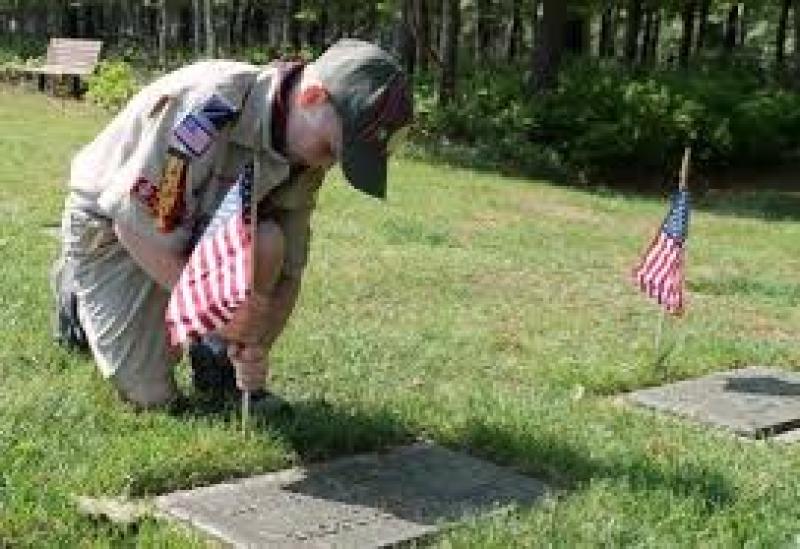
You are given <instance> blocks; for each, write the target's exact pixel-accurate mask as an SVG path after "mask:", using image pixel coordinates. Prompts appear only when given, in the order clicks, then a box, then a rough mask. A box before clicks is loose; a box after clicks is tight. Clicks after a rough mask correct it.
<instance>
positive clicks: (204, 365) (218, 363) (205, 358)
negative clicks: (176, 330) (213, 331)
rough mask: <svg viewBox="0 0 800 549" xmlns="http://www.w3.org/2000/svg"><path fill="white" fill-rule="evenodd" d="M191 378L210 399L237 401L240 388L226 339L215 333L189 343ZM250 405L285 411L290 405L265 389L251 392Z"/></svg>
mask: <svg viewBox="0 0 800 549" xmlns="http://www.w3.org/2000/svg"><path fill="white" fill-rule="evenodd" d="M189 358H190V359H191V365H192V382H193V384H194V388H195V390H196V391H197V392H198V393H200V394H201V395H203V396H206V397H208V398H210V399H213V400H231V401H236V402H239V401H241V398H242V392H241V391H240V390H239V389H238V388H237V387H236V372H235V370H234V368H233V363H232V362H231V359H230V358H228V351H227V348H226V347H225V343H224V342H223V341H222V340H220V339H218V338H214V337H207V338H203V339H202V340H201V341H199V342H197V343H193V344H192V345H191V346H190V347H189ZM250 406H251V407H252V409H253V411H254V412H256V413H264V414H271V413H277V412H280V413H285V412H288V411H291V409H292V406H291V405H290V404H289V403H288V402H287V401H286V400H285V399H283V398H282V397H280V396H278V395H276V394H275V393H273V392H271V391H267V390H261V391H254V392H252V393H250Z"/></svg>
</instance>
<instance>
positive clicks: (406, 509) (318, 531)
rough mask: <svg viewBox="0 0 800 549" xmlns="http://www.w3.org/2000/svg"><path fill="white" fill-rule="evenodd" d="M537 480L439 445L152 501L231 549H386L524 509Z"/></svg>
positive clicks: (538, 491)
mask: <svg viewBox="0 0 800 549" xmlns="http://www.w3.org/2000/svg"><path fill="white" fill-rule="evenodd" d="M546 494H547V488H546V487H545V485H544V484H542V483H541V482H539V481H537V480H535V479H533V478H530V477H526V476H523V475H520V474H517V473H514V472H512V471H510V470H508V469H505V468H502V467H498V466H496V465H493V464H491V463H488V462H485V461H483V460H480V459H476V458H474V457H471V456H467V455H464V454H460V453H456V452H453V451H450V450H447V449H444V448H441V447H439V446H435V445H429V444H415V445H411V446H405V447H402V448H398V449H395V450H392V451H390V452H388V453H385V454H367V455H359V456H355V457H347V458H340V459H336V460H334V461H331V462H328V463H324V464H319V465H314V466H311V467H308V468H294V469H289V470H286V471H280V472H277V473H271V474H266V475H260V476H256V477H251V478H247V479H242V480H239V481H236V482H230V483H226V484H219V485H215V486H208V487H204V488H198V489H195V490H189V491H182V492H175V493H173V494H167V495H164V496H160V497H159V498H157V501H156V505H157V507H158V509H159V511H160V513H161V514H163V515H166V516H167V518H171V519H173V520H174V519H177V520H180V521H182V522H188V523H189V524H191V525H193V526H194V527H196V528H198V529H200V530H202V531H204V532H206V533H207V534H210V535H212V536H213V537H215V538H218V539H219V540H221V541H223V542H225V543H228V544H231V545H233V546H237V547H285V548H288V547H296V548H306V547H359V548H360V547H386V546H394V545H397V544H400V543H404V542H409V541H412V540H415V539H419V538H422V537H425V536H429V535H431V534H433V533H435V532H436V531H438V530H439V528H440V527H442V526H443V525H446V524H447V523H452V522H454V521H458V520H460V519H463V518H466V517H470V516H476V515H480V514H484V513H487V512H492V511H497V510H498V509H501V508H503V507H509V506H512V505H523V506H524V505H530V504H533V503H536V502H538V501H540V500H542V498H544V497H545V496H546Z"/></svg>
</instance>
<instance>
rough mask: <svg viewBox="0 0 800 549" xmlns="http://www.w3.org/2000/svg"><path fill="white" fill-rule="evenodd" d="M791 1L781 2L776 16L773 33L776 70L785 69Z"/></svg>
mask: <svg viewBox="0 0 800 549" xmlns="http://www.w3.org/2000/svg"><path fill="white" fill-rule="evenodd" d="M791 3H792V0H781V11H780V14H779V16H778V29H777V32H776V33H775V64H776V65H777V67H778V70H783V69H784V68H785V63H784V61H785V59H786V28H787V26H788V23H789V8H790V7H791Z"/></svg>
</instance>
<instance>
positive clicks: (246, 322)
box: [218, 292, 270, 346]
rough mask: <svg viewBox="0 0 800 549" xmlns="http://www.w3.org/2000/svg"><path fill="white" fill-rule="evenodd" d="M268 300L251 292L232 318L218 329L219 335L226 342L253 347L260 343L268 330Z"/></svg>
mask: <svg viewBox="0 0 800 549" xmlns="http://www.w3.org/2000/svg"><path fill="white" fill-rule="evenodd" d="M269 310H270V299H269V298H268V297H265V296H263V295H261V294H259V293H258V292H252V293H251V294H250V297H248V298H247V301H245V302H244V303H243V304H242V306H241V307H239V308H238V309H237V310H236V312H235V313H234V315H233V318H232V319H231V321H230V322H228V323H227V324H226V325H225V326H223V327H221V328H219V330H218V331H219V334H220V335H221V336H222V337H224V338H225V339H227V340H228V341H232V342H237V343H242V344H246V345H250V346H254V345H256V344H258V343H262V342H263V340H264V335H265V334H266V333H267V331H268V330H269V321H270V318H269Z"/></svg>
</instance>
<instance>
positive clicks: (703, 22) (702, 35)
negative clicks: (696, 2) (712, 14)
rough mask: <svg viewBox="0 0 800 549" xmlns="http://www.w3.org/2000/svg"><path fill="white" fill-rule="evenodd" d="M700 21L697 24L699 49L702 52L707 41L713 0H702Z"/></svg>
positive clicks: (697, 46) (697, 45)
mask: <svg viewBox="0 0 800 549" xmlns="http://www.w3.org/2000/svg"><path fill="white" fill-rule="evenodd" d="M700 2H701V3H700V21H699V22H698V25H697V44H696V48H697V51H698V52H700V51H701V50H702V49H703V47H704V46H705V43H706V33H707V32H708V12H709V11H710V10H711V0H700Z"/></svg>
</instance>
